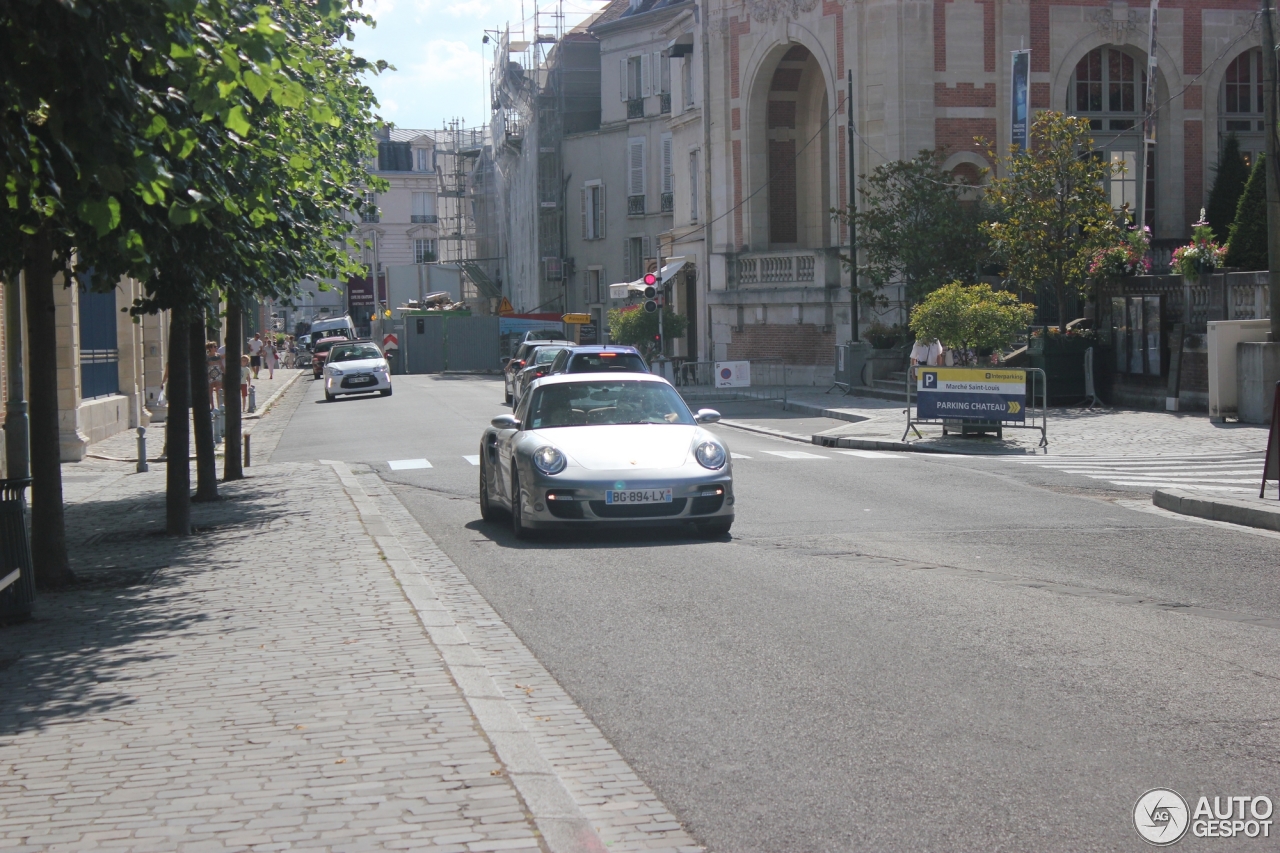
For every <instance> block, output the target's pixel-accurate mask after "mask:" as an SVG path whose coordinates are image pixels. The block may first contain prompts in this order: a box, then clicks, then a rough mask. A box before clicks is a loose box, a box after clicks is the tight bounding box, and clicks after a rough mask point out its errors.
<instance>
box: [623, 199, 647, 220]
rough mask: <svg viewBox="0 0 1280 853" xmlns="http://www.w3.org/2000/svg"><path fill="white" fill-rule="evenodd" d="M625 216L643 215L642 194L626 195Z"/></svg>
mask: <svg viewBox="0 0 1280 853" xmlns="http://www.w3.org/2000/svg"><path fill="white" fill-rule="evenodd" d="M627 216H644V196H642V195H629V196H627Z"/></svg>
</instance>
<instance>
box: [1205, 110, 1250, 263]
mask: <svg viewBox="0 0 1280 853" xmlns="http://www.w3.org/2000/svg"><path fill="white" fill-rule="evenodd" d="M1248 180H1249V167H1248V166H1247V165H1246V164H1245V162H1244V157H1243V156H1241V154H1240V140H1238V139H1236V135H1235V134H1234V133H1231V134H1228V135H1227V138H1226V139H1225V140H1223V142H1222V150H1220V151H1219V152H1218V166H1217V168H1216V169H1215V170H1214V177H1213V188H1212V189H1211V190H1209V204H1208V206H1207V207H1205V216H1206V218H1207V219H1208V220H1209V225H1210V227H1212V228H1213V236H1214V238H1215V239H1217V241H1218V242H1219V243H1225V242H1227V239H1228V238H1229V237H1230V236H1231V223H1232V222H1234V221H1235V218H1236V207H1238V206H1239V204H1240V196H1241V195H1243V194H1244V185H1245V182H1246V181H1248Z"/></svg>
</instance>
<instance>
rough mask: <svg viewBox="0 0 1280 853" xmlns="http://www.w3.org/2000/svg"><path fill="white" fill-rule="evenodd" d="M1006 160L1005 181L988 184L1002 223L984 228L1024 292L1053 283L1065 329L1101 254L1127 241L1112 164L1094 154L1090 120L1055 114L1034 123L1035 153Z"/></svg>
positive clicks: (1020, 153) (1032, 140)
mask: <svg viewBox="0 0 1280 853" xmlns="http://www.w3.org/2000/svg"><path fill="white" fill-rule="evenodd" d="M1001 162H1002V165H1003V167H1004V168H1003V170H1002V171H1003V172H1004V177H999V178H995V179H994V180H992V181H991V183H990V184H989V185H988V187H987V201H988V203H989V204H990V205H991V208H992V210H993V212H994V214H995V220H994V221H991V222H987V223H984V224H983V226H982V227H983V230H984V231H985V232H986V234H987V236H988V237H989V238H990V240H991V251H992V253H993V255H994V256H995V257H996V258H998V259H999V261H1000V263H1001V264H1002V265H1003V267H1004V269H1005V271H1006V274H1007V275H1008V277H1009V279H1010V280H1011V281H1012V282H1013V283H1014V284H1015V285H1017V286H1018V287H1020V288H1023V289H1026V290H1031V289H1033V288H1035V287H1036V285H1037V284H1039V283H1041V282H1045V283H1047V284H1049V285H1050V286H1051V287H1052V289H1053V292H1054V296H1055V297H1056V299H1057V303H1058V305H1057V308H1058V322H1059V323H1060V324H1065V323H1066V322H1067V321H1068V320H1069V319H1070V318H1069V317H1067V297H1068V295H1070V294H1072V293H1083V291H1084V288H1085V286H1086V279H1087V276H1088V272H1089V266H1090V264H1091V263H1092V260H1093V258H1094V255H1095V254H1096V253H1097V252H1098V251H1099V250H1100V249H1106V248H1107V247H1109V246H1112V245H1114V244H1115V243H1117V242H1118V241H1119V240H1120V239H1121V235H1120V232H1119V229H1118V228H1117V227H1116V224H1115V217H1116V212H1115V211H1113V210H1112V209H1111V203H1110V201H1109V200H1108V198H1107V192H1106V186H1107V180H1108V178H1110V177H1111V175H1112V173H1113V172H1112V166H1111V165H1110V164H1109V163H1107V161H1106V160H1105V159H1104V158H1102V157H1097V156H1093V139H1092V138H1091V135H1090V130H1089V120H1088V119H1085V118H1079V117H1075V116H1068V115H1064V114H1063V113H1059V112H1052V111H1045V112H1042V113H1040V114H1039V115H1038V116H1037V117H1036V120H1035V122H1034V123H1033V124H1032V125H1031V130H1030V145H1029V148H1028V149H1027V150H1025V151H1023V150H1021V149H1018V150H1011V152H1010V154H1009V156H1007V157H1004V158H1002V159H1001Z"/></svg>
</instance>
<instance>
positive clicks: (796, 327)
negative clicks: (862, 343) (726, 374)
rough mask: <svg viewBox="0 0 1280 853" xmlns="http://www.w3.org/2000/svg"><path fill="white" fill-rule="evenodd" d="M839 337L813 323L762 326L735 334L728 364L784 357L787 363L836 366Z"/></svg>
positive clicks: (731, 341) (731, 343)
mask: <svg viewBox="0 0 1280 853" xmlns="http://www.w3.org/2000/svg"><path fill="white" fill-rule="evenodd" d="M835 345H836V334H835V332H834V331H831V332H824V331H822V327H821V326H815V325H814V324H812V323H790V324H786V325H775V324H766V323H759V324H756V325H751V326H743V327H742V331H740V332H739V331H735V332H733V336H732V339H731V340H730V341H729V346H728V353H727V354H728V359H727V360H728V361H736V360H746V359H752V358H781V359H782V360H783V361H784V362H785V363H787V364H800V365H807V364H821V365H829V364H834V363H835Z"/></svg>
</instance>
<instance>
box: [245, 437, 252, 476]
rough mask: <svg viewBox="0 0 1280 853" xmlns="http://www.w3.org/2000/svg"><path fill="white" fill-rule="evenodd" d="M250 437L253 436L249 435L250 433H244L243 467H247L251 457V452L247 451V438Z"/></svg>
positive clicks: (248, 447) (248, 446)
mask: <svg viewBox="0 0 1280 853" xmlns="http://www.w3.org/2000/svg"><path fill="white" fill-rule="evenodd" d="M252 437H253V436H250V435H246V436H245V437H244V467H246V468H248V467H249V465H250V460H251V459H252V454H251V453H250V452H249V449H250V445H249V439H250V438H252Z"/></svg>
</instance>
